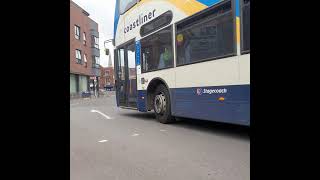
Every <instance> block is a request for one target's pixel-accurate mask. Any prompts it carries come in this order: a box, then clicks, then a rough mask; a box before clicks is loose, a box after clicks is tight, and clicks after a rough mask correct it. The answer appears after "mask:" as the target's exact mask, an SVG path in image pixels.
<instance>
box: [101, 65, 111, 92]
mask: <svg viewBox="0 0 320 180" xmlns="http://www.w3.org/2000/svg"><path fill="white" fill-rule="evenodd" d="M100 73H101V76H100V78H99V79H100V80H99V83H100V84H99V86H100V88H105V87H106V86H112V87H114V70H113V67H100Z"/></svg>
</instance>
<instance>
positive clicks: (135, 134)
mask: <svg viewBox="0 0 320 180" xmlns="http://www.w3.org/2000/svg"><path fill="white" fill-rule="evenodd" d="M131 136H139V134H137V133H134V134H132V135H131Z"/></svg>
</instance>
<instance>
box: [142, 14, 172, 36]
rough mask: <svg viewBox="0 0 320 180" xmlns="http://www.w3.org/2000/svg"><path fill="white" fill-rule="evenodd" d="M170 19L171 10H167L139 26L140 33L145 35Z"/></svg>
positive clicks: (162, 25) (168, 22) (164, 24)
mask: <svg viewBox="0 0 320 180" xmlns="http://www.w3.org/2000/svg"><path fill="white" fill-rule="evenodd" d="M171 21H172V12H171V11H167V12H165V13H163V14H161V15H160V16H158V17H157V18H156V19H154V20H152V21H151V22H148V23H147V24H145V25H143V26H141V29H140V35H141V36H145V35H147V34H149V33H151V32H153V31H156V30H158V29H160V28H162V27H164V26H166V25H168V24H170V22H171Z"/></svg>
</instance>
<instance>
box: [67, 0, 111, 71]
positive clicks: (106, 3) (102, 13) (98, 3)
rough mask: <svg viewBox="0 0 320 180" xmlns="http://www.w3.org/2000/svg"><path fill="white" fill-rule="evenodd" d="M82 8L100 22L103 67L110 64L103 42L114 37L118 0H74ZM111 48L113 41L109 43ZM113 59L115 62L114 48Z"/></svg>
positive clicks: (101, 61) (100, 46)
mask: <svg viewBox="0 0 320 180" xmlns="http://www.w3.org/2000/svg"><path fill="white" fill-rule="evenodd" d="M72 1H73V2H75V3H76V4H78V5H79V6H80V7H81V8H83V9H84V10H86V11H87V12H88V13H89V14H90V16H89V17H90V18H91V19H92V20H94V21H95V22H97V23H98V26H99V48H100V64H101V66H103V67H107V66H108V60H109V57H108V56H106V55H105V53H104V45H103V42H104V41H105V40H108V39H111V38H113V20H114V10H115V3H116V0H72ZM108 47H109V49H112V48H113V46H112V43H108ZM111 60H112V63H113V49H112V51H111Z"/></svg>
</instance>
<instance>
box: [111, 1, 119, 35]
mask: <svg viewBox="0 0 320 180" xmlns="http://www.w3.org/2000/svg"><path fill="white" fill-rule="evenodd" d="M119 16H120V15H119V0H116V9H115V11H114V25H113V39H116V33H117V27H118V22H119Z"/></svg>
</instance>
